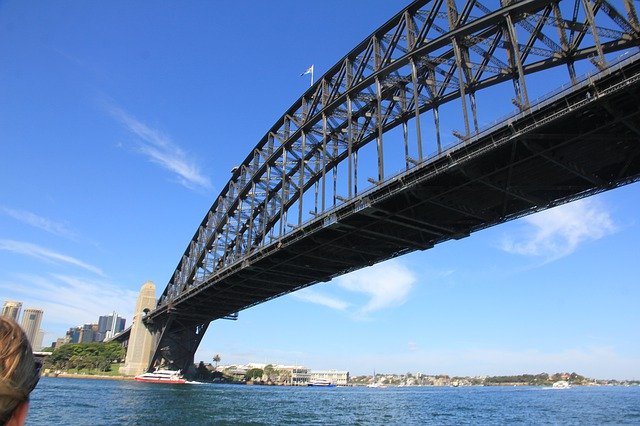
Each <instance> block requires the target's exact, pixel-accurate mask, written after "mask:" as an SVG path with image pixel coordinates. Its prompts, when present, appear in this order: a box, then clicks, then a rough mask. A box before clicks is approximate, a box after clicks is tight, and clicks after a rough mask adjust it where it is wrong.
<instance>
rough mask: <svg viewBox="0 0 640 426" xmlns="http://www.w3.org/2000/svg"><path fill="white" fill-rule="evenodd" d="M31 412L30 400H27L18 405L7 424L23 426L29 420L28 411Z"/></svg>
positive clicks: (8, 425)
mask: <svg viewBox="0 0 640 426" xmlns="http://www.w3.org/2000/svg"><path fill="white" fill-rule="evenodd" d="M28 412H29V401H25V402H23V403H22V404H20V405H18V406H17V407H16V409H15V410H14V412H13V416H11V418H10V419H9V421H8V422H7V425H6V426H22V425H24V423H25V422H26V421H27V413H28Z"/></svg>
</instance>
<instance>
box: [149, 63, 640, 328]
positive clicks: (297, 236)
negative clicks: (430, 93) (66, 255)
mask: <svg viewBox="0 0 640 426" xmlns="http://www.w3.org/2000/svg"><path fill="white" fill-rule="evenodd" d="M638 62H640V53H634V54H632V55H623V56H620V57H619V58H618V59H616V60H614V61H613V62H611V65H610V66H609V67H608V68H607V69H604V70H601V71H597V72H591V73H586V74H584V75H582V76H581V77H580V78H579V79H578V80H577V81H576V82H575V83H571V84H565V85H563V86H562V87H560V88H557V89H555V90H553V91H551V92H549V93H548V94H546V95H544V96H540V97H538V98H537V99H535V101H534V103H532V104H531V105H530V107H529V108H528V109H527V110H526V111H518V112H515V113H512V114H508V115H505V116H503V117H502V118H501V119H499V120H496V121H494V122H493V123H490V124H488V125H486V126H485V127H483V128H482V129H481V130H480V131H479V132H478V133H477V134H475V135H473V136H472V137H469V138H468V139H466V140H463V141H460V142H459V143H457V144H455V145H452V146H450V147H448V148H447V149H446V150H444V151H442V152H441V153H439V154H438V153H435V154H433V155H430V156H429V157H428V159H426V160H425V161H424V162H423V163H421V164H419V165H417V166H415V167H413V168H411V169H410V170H408V171H407V170H401V171H398V172H397V173H395V174H394V175H392V176H390V177H389V178H388V179H387V180H386V181H385V183H384V185H380V186H375V187H372V188H369V189H367V190H365V191H363V192H362V193H360V194H359V195H358V196H357V197H354V198H352V199H351V200H348V201H346V202H344V203H342V204H340V205H338V206H336V207H334V208H332V209H330V210H327V211H326V213H324V214H323V215H321V216H317V217H315V218H312V219H311V220H309V221H308V222H306V223H305V224H304V226H301V227H297V228H294V229H292V230H291V231H290V232H288V234H287V235H286V236H284V237H283V238H281V239H279V240H278V241H274V242H272V243H269V244H267V245H266V246H265V247H264V248H263V249H262V250H260V251H257V252H254V253H252V254H251V255H249V256H247V257H246V258H243V259H239V260H237V261H235V262H232V263H231V264H229V265H228V266H226V267H225V268H223V269H221V270H219V271H218V272H217V273H216V274H213V275H212V276H210V277H209V279H207V280H205V281H203V282H201V283H198V284H197V285H195V286H193V287H191V288H189V289H187V290H185V291H184V292H182V293H181V294H180V295H178V296H177V297H176V298H175V299H174V302H173V303H174V306H178V305H179V304H180V303H181V302H183V301H185V300H188V299H190V298H192V297H194V296H195V295H197V294H198V293H200V292H201V291H203V290H204V289H206V288H207V287H208V286H210V285H212V284H213V283H215V282H220V281H223V280H225V278H227V277H230V276H232V275H233V274H235V273H237V272H238V271H239V270H242V269H243V268H246V267H247V266H249V265H251V264H253V263H256V262H258V261H260V260H262V259H265V258H268V257H270V256H272V255H273V254H274V253H276V252H278V251H279V250H281V248H282V247H283V246H289V245H293V244H294V243H296V242H298V241H301V240H303V239H305V238H307V237H308V236H309V235H311V234H313V233H314V232H316V231H318V230H319V229H322V228H324V227H328V226H331V225H333V224H335V223H337V222H339V221H340V220H342V219H344V218H345V217H348V216H349V215H352V214H354V213H357V212H358V211H360V210H362V209H364V208H367V207H369V206H371V205H372V204H374V203H380V202H382V201H384V200H385V199H386V198H387V197H391V196H393V195H394V194H395V192H397V190H389V191H386V189H387V188H397V187H410V186H413V185H416V184H417V183H418V182H419V181H422V180H427V179H430V178H431V177H433V176H434V175H437V174H440V173H442V172H443V171H444V170H446V169H448V168H450V167H452V162H451V161H447V160H448V159H450V158H451V157H452V156H453V155H454V154H455V156H456V160H457V162H466V161H469V160H470V159H471V158H472V157H477V156H480V155H483V154H484V153H485V152H487V151H490V150H492V149H495V148H496V147H498V146H500V145H503V144H505V143H508V142H509V141H511V140H513V138H514V137H517V136H518V134H525V133H527V132H529V131H531V130H532V129H535V128H539V127H541V126H543V125H544V124H546V123H548V122H550V121H553V120H556V119H558V118H559V117H561V116H563V115H565V114H567V113H569V112H571V111H573V110H575V109H579V108H580V107H582V106H584V105H585V104H587V103H589V102H594V101H596V100H597V99H598V98H599V97H602V96H606V95H607V94H609V93H611V92H616V91H619V90H621V88H623V87H624V86H627V85H629V84H633V83H635V82H637V81H638V80H640V72H639V70H637V69H636V72H634V73H632V74H631V75H629V76H625V73H624V69H625V67H627V66H629V65H632V64H636V63H638ZM616 73H620V74H621V75H622V76H623V78H622V81H619V82H617V83H615V84H613V85H611V86H607V87H604V88H598V87H597V86H596V85H595V84H594V83H595V82H597V81H599V80H602V79H604V78H606V77H608V76H611V75H613V74H616ZM587 87H591V88H592V90H591V91H589V92H587V93H590V95H589V96H584V97H580V98H575V97H572V96H571V95H572V94H574V93H576V92H579V91H581V90H582V89H585V88H587ZM554 103H555V104H556V105H555V106H554V107H553V109H552V111H551V112H547V113H545V114H544V115H542V116H541V117H538V116H537V113H538V112H540V111H544V110H545V108H548V107H549V106H550V105H553V104H554ZM524 119H526V121H527V124H526V125H524V126H520V127H518V129H517V130H516V129H513V131H509V132H504V130H505V129H506V128H507V129H508V128H510V127H511V126H512V123H515V122H518V121H521V120H524ZM479 141H482V146H481V147H474V148H473V149H472V150H470V151H469V152H468V155H465V154H464V151H465V150H467V148H469V147H472V146H474V145H477V144H478V142H479ZM427 170H428V172H425V171H427ZM581 196H582V195H580V194H576V196H575V197H570V198H566V199H563V200H562V202H567V201H570V200H571V199H573V198H579V197H581ZM548 207H549V206H548V205H546V206H536V207H535V208H533V209H532V210H529V211H523V212H521V213H520V214H518V215H516V216H512V217H510V218H509V219H513V218H515V217H518V216H522V215H526V214H529V213H531V211H535V210H541V209H545V208H548ZM358 268H359V267H358ZM355 269H357V268H355ZM344 272H345V271H340V272H339V273H336V274H335V275H341V274H343V273H344ZM329 278H330V277H327V278H326V279H329ZM326 279H325V280H326ZM266 300H268V299H266ZM261 302H262V301H260V303H261ZM161 312H163V309H162V308H160V309H159V310H157V311H154V313H153V315H152V316H155V315H159V314H161Z"/></svg>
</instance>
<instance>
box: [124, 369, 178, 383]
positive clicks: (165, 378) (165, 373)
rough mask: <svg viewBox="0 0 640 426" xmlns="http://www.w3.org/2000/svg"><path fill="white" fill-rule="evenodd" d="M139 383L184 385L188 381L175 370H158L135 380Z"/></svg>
mask: <svg viewBox="0 0 640 426" xmlns="http://www.w3.org/2000/svg"><path fill="white" fill-rule="evenodd" d="M133 379H134V380H136V381H138V382H147V383H167V384H175V385H178V384H183V383H186V382H187V381H186V380H185V379H184V378H183V377H182V374H180V371H175V370H156V371H154V372H152V373H143V374H140V375H139V376H136V377H134V378H133Z"/></svg>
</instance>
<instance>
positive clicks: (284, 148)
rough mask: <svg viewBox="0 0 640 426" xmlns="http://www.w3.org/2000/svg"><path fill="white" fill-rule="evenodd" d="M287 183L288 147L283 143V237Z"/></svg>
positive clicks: (281, 228)
mask: <svg viewBox="0 0 640 426" xmlns="http://www.w3.org/2000/svg"><path fill="white" fill-rule="evenodd" d="M286 183H287V148H286V146H285V145H284V144H283V145H282V187H281V188H280V235H279V237H280V238H282V236H283V235H284V231H286V229H284V221H285V209H284V205H285V204H286V202H285V200H286V186H287V185H286Z"/></svg>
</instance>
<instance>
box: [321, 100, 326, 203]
mask: <svg viewBox="0 0 640 426" xmlns="http://www.w3.org/2000/svg"><path fill="white" fill-rule="evenodd" d="M326 196H327V115H326V114H325V113H324V112H323V113H322V208H321V209H320V211H321V212H323V213H324V211H325V210H326V209H325V202H326Z"/></svg>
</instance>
